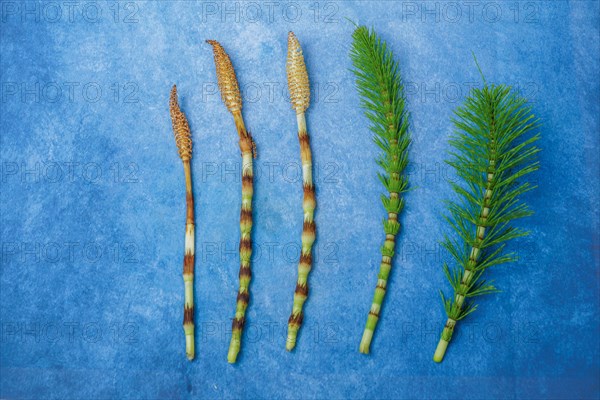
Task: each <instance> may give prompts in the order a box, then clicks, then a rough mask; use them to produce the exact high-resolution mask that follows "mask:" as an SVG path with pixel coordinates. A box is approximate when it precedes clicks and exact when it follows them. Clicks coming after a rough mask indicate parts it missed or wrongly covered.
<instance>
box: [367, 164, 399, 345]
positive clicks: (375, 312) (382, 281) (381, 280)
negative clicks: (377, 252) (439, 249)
mask: <svg viewBox="0 0 600 400" xmlns="http://www.w3.org/2000/svg"><path fill="white" fill-rule="evenodd" d="M392 179H399V174H394V176H393V177H392ZM389 200H390V201H400V199H399V193H397V192H390V197H389ZM384 229H385V233H386V235H385V241H384V242H383V247H382V249H381V252H382V256H381V264H380V265H379V274H378V275H377V286H376V287H375V294H374V295H373V302H372V303H371V309H370V310H369V315H368V316H367V323H366V325H365V330H364V331H363V336H362V339H361V341H360V346H359V351H360V352H361V353H363V354H369V348H370V346H371V340H372V339H373V333H374V332H375V327H376V326H377V322H378V321H379V313H380V312H381V306H382V304H383V299H384V298H385V292H386V290H387V281H388V278H389V275H390V271H391V269H392V260H393V257H394V250H395V247H396V236H397V234H398V231H399V230H400V224H399V223H398V214H397V213H394V212H389V213H388V219H387V221H386V223H385V224H384Z"/></svg>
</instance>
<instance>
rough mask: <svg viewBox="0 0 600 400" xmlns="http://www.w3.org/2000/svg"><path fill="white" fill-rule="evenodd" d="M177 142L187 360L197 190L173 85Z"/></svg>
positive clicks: (191, 341) (187, 133)
mask: <svg viewBox="0 0 600 400" xmlns="http://www.w3.org/2000/svg"><path fill="white" fill-rule="evenodd" d="M169 109H170V113H171V122H172V123H173V133H174V134H175V144H176V145H177V149H178V151H179V157H180V158H181V161H183V171H184V174H185V193H186V194H185V204H186V208H187V211H186V221H185V254H184V256H183V283H184V287H185V298H184V306H183V331H184V332H185V354H186V355H187V358H188V360H190V361H191V360H193V359H194V240H195V238H194V194H193V192H192V171H191V168H190V160H191V159H192V134H191V132H190V126H189V124H188V121H187V118H186V117H185V114H184V113H183V112H182V111H181V109H180V108H179V103H178V102H177V86H175V85H173V88H172V89H171V98H170V101H169Z"/></svg>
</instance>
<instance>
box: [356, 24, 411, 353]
mask: <svg viewBox="0 0 600 400" xmlns="http://www.w3.org/2000/svg"><path fill="white" fill-rule="evenodd" d="M352 38H353V43H352V50H351V51H350V57H351V59H352V62H353V64H354V70H353V72H354V74H355V76H356V86H357V88H358V93H359V94H360V96H361V98H362V106H363V108H364V110H365V114H366V116H367V117H368V118H369V120H370V121H371V126H370V128H371V131H372V132H373V134H374V137H373V140H374V141H375V143H376V144H377V145H378V146H379V147H380V148H381V150H382V153H381V155H380V156H379V158H378V159H377V164H378V165H379V166H380V167H381V168H382V169H383V172H382V173H379V174H378V176H379V179H380V180H381V182H382V183H383V186H384V187H385V188H386V190H387V192H388V195H382V196H381V201H382V202H383V206H384V208H385V209H386V211H387V214H388V215H387V219H386V220H384V221H383V230H384V232H385V241H384V242H383V246H382V247H381V254H382V258H381V264H380V266H379V275H378V276H377V286H376V288H375V295H374V297H373V303H372V305H371V309H370V311H369V315H368V317H367V323H366V326H365V330H364V333H363V337H362V340H361V342H360V348H359V350H360V352H361V353H365V354H368V353H369V347H370V345H371V339H372V338H373V332H374V331H375V327H376V326H377V321H378V320H379V314H380V312H381V305H382V303H383V299H384V297H385V292H386V289H387V280H388V276H389V274H390V270H391V268H392V258H393V256H394V251H395V247H396V236H397V235H398V232H399V231H400V223H399V222H398V215H399V214H400V212H401V211H402V209H403V207H404V199H403V198H402V197H401V196H402V194H403V193H404V192H406V190H407V189H408V179H407V177H406V175H405V174H404V169H405V168H406V165H407V164H408V146H409V144H410V137H409V134H408V113H407V111H406V110H405V108H404V105H405V100H404V87H403V86H402V82H401V80H400V70H399V67H398V63H397V62H396V61H395V60H394V57H393V54H392V52H391V51H390V50H389V49H388V48H387V46H386V43H385V42H384V41H382V40H381V39H380V38H379V37H378V36H377V34H376V33H375V32H374V31H373V30H369V29H367V28H366V27H364V26H359V27H357V28H356V30H355V31H354V33H353V34H352Z"/></svg>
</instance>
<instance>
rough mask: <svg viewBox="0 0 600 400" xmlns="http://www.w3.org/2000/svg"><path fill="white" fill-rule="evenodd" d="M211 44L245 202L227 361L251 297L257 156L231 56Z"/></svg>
mask: <svg viewBox="0 0 600 400" xmlns="http://www.w3.org/2000/svg"><path fill="white" fill-rule="evenodd" d="M206 42H207V43H209V44H210V45H212V47H213V53H214V58H215V68H216V72H217V82H218V85H219V89H220V90H221V99H222V100H223V103H225V106H226V107H227V109H228V110H229V112H231V114H232V115H233V120H234V122H235V127H236V130H237V133H238V136H239V146H240V151H241V153H242V205H241V211H240V272H239V280H240V282H239V290H238V294H237V300H236V308H235V316H234V318H233V322H232V332H231V341H230V343H229V351H228V353H227V361H228V362H230V363H235V361H236V359H237V355H238V353H239V351H240V347H241V342H242V334H243V331H244V323H245V321H246V308H247V307H248V301H249V300H250V289H249V286H250V279H251V277H252V272H251V267H250V259H251V257H252V238H251V233H252V195H253V191H254V187H253V171H252V167H253V166H252V162H253V161H252V158H253V157H254V158H256V146H255V144H254V140H253V139H252V136H251V135H250V132H248V131H246V127H245V125H244V119H243V117H242V97H241V95H240V89H239V86H238V82H237V78H236V76H235V71H234V69H233V65H232V64H231V60H230V59H229V56H228V55H227V53H226V52H225V50H224V49H223V47H222V46H221V44H220V43H219V42H217V41H215V40H207V41H206Z"/></svg>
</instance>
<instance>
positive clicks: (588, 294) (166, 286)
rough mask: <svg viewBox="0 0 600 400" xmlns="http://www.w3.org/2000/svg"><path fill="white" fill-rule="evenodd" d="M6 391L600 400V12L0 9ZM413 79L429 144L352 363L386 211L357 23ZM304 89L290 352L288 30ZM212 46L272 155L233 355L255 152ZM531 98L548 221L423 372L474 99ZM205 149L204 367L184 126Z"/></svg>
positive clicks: (197, 168)
mask: <svg viewBox="0 0 600 400" xmlns="http://www.w3.org/2000/svg"><path fill="white" fill-rule="evenodd" d="M1 6H2V21H1V25H0V28H1V46H0V55H1V64H0V65H1V82H2V102H1V107H2V111H1V119H2V142H1V158H2V160H1V161H2V176H1V177H2V181H1V183H2V194H1V206H0V207H1V211H2V229H1V233H2V238H1V241H2V269H1V308H0V311H1V323H2V341H1V347H0V349H1V356H0V362H1V370H0V372H1V381H0V382H1V388H0V397H2V398H36V399H37V398H144V399H150V398H187V397H201V398H217V397H219V398H220V397H228V398H232V397H250V398H258V397H261V398H265V397H281V398H304V397H306V398H325V397H327V398H342V397H350V398H359V397H385V398H447V397H452V398H457V397H461V398H463V397H464V398H515V397H526V398H538V397H539V398H561V397H562V398H568V397H580V398H598V396H599V375H600V367H599V356H600V352H599V343H598V337H599V333H600V332H599V318H598V310H599V303H598V302H599V286H598V282H599V279H598V267H599V257H598V249H599V238H598V232H599V226H598V200H599V184H598V172H599V162H598V161H599V160H598V152H599V143H598V141H599V135H598V132H599V128H600V127H599V117H598V116H599V111H600V109H599V100H600V96H599V84H598V72H599V65H598V62H599V61H598V60H599V57H600V52H599V44H598V43H599V34H598V25H599V17H598V15H599V6H598V3H597V2H595V1H571V2H567V1H556V2H550V1H548V2H480V3H476V4H475V5H469V4H465V2H453V3H445V2H425V3H422V2H383V1H382V2H375V1H371V2H350V3H336V2H330V1H318V2H306V3H303V2H279V3H257V2H254V3H244V2H237V3H229V4H227V5H225V4H223V3H221V2H205V3H204V5H203V3H201V2H183V1H179V2H166V1H165V2H152V1H139V2H119V3H115V2H111V1H109V2H105V1H96V2H94V1H91V2H87V3H86V2H79V3H75V4H74V5H71V6H69V5H68V4H66V2H62V1H50V2H44V3H38V2H31V1H28V2H14V1H2V2H1ZM344 17H347V18H349V19H351V20H353V21H357V22H359V23H361V24H366V25H369V26H371V25H372V26H374V27H375V28H376V29H377V31H378V32H379V33H380V34H381V36H382V37H383V38H384V39H385V40H387V41H388V44H389V46H390V47H391V48H392V49H393V51H394V52H395V55H396V58H397V59H398V60H399V62H400V65H401V67H402V73H403V78H404V81H405V84H406V91H407V97H408V107H409V110H410V112H411V114H412V116H411V133H412V136H413V139H414V144H413V146H412V147H411V150H410V159H411V167H410V174H411V178H410V180H411V184H412V186H413V188H414V190H413V191H412V192H410V194H408V195H407V200H406V201H407V207H406V211H405V213H404V215H403V217H402V221H403V224H404V226H405V229H404V231H403V232H402V234H401V236H400V239H399V243H398V256H397V257H396V259H395V263H394V265H395V269H394V271H393V273H392V278H391V282H390V284H389V288H390V290H389V293H388V296H387V300H386V303H385V306H384V310H383V316H382V319H381V322H380V323H379V326H378V329H377V332H376V336H375V338H374V341H373V345H372V354H371V355H370V356H364V355H361V354H359V353H358V351H357V349H358V343H359V341H360V337H361V334H362V329H363V326H364V322H365V318H366V314H367V312H368V309H369V305H370V302H371V296H372V294H373V289H374V285H375V277H376V269H377V268H378V260H379V251H378V248H379V246H380V245H381V239H382V228H381V224H380V221H381V219H382V217H383V209H382V206H381V205H380V202H379V193H380V192H381V187H380V184H379V183H378V181H377V180H376V178H375V173H376V166H375V164H374V162H373V161H372V160H373V157H374V156H375V155H376V154H377V149H376V146H375V145H374V144H373V143H372V142H371V134H370V132H369V131H368V129H367V121H366V120H365V118H364V117H363V115H362V113H361V111H360V110H359V99H358V97H357V94H356V91H355V89H354V87H353V78H352V75H351V73H350V72H349V71H348V69H349V68H350V61H349V58H348V56H347V54H348V49H349V46H350V41H351V33H352V30H353V26H352V25H351V23H349V22H348V21H346V20H345V19H344ZM288 30H293V31H294V32H295V33H296V34H297V36H298V38H299V39H300V41H301V43H302V45H303V47H304V52H305V56H306V60H307V63H308V69H309V75H310V78H311V82H312V84H313V92H314V94H315V95H314V97H315V98H314V101H313V104H312V106H311V108H310V110H309V112H308V115H307V118H308V126H309V131H310V133H311V135H312V146H313V152H314V161H315V164H316V166H315V168H316V175H317V179H316V183H317V190H318V204H319V207H318V210H317V224H318V241H317V244H316V254H317V261H316V263H315V267H314V269H313V272H312V274H311V278H310V285H311V295H310V298H309V301H308V303H307V304H306V310H305V311H306V317H305V326H304V328H303V330H302V332H301V336H300V338H299V344H298V347H297V350H296V351H295V352H294V353H292V354H290V353H286V352H285V350H284V342H285V329H286V321H287V317H288V315H289V311H290V307H291V301H292V293H293V288H294V285H295V279H296V263H295V261H296V257H297V253H298V241H299V238H300V231H301V222H302V221H301V218H302V217H301V186H300V177H299V172H300V170H299V146H298V142H297V137H296V126H295V118H294V114H293V112H292V111H291V109H290V106H289V103H288V101H287V88H286V81H285V54H286V35H287V32H288ZM208 38H213V39H217V40H219V41H221V43H222V44H223V46H224V47H225V48H226V50H227V51H228V52H229V54H230V55H231V57H232V59H233V63H234V65H235V67H236V72H237V75H238V79H239V81H240V83H241V85H242V88H243V90H244V95H245V102H244V115H245V118H246V123H247V125H248V127H249V129H250V130H251V131H252V132H253V134H254V136H255V139H256V142H257V146H258V152H259V158H258V160H257V169H258V177H257V179H256V202H255V230H254V235H255V241H256V246H257V250H256V257H255V262H254V265H253V269H254V279H253V282H252V286H251V293H252V296H251V303H250V308H249V314H248V322H247V329H246V334H247V336H246V338H245V340H244V343H243V349H242V353H241V355H240V358H239V363H238V364H237V365H235V366H231V365H228V364H227V363H226V353H227V347H228V344H229V329H230V319H231V317H232V316H233V311H234V302H235V292H236V290H237V285H238V280H237V273H238V263H237V241H238V235H239V233H238V207H239V199H240V182H239V177H238V172H239V163H240V157H239V150H238V148H237V139H236V134H235V130H234V126H233V121H232V119H231V117H230V115H229V114H228V113H227V112H226V109H225V107H224V106H223V105H222V103H221V102H220V99H219V96H218V93H217V92H216V89H215V81H216V79H215V73H214V65H213V60H212V54H211V49H210V47H209V46H208V45H206V44H205V43H204V39H208ZM471 50H473V51H474V52H475V53H476V55H477V57H478V59H479V62H480V64H481V66H482V68H483V70H484V72H485V74H486V76H487V78H488V79H489V80H490V81H493V82H498V83H500V82H502V83H508V84H512V85H514V86H515V87H516V88H517V89H518V90H519V91H520V92H521V93H522V94H524V95H525V96H527V97H529V98H530V99H531V100H532V102H533V103H534V109H535V112H536V114H537V115H538V116H539V117H540V118H541V119H542V121H543V123H544V126H543V129H542V135H543V136H542V140H541V142H540V146H541V147H542V148H543V153H542V154H541V165H542V168H541V170H540V171H539V173H538V174H537V175H536V179H537V180H538V183H539V189H538V190H537V191H535V192H533V193H531V194H530V195H528V196H527V200H528V202H530V204H531V205H532V207H533V208H534V209H535V210H537V214H536V215H535V216H534V217H533V218H529V219H527V220H525V221H522V222H521V224H522V225H523V226H526V227H527V228H529V229H531V230H532V236H531V237H530V238H527V239H523V240H518V241H515V242H514V243H512V244H511V248H512V249H513V250H517V251H519V252H520V254H521V260H520V261H519V262H517V263H516V264H514V265H511V266H510V267H502V268H498V269H496V270H494V271H492V272H491V274H490V276H491V277H493V279H495V281H496V283H497V285H498V286H499V287H500V288H501V289H502V290H503V292H502V293H499V294H497V295H493V296H488V297H486V298H482V299H481V301H480V309H479V310H478V311H477V312H476V313H475V314H473V315H472V316H470V317H469V318H468V319H467V320H465V321H464V323H461V326H460V328H459V332H457V334H456V336H455V339H454V340H453V341H452V343H451V345H450V348H449V350H448V353H447V357H446V359H445V361H444V362H443V364H441V365H437V364H434V363H433V362H432V360H431V358H432V355H433V351H434V348H435V345H436V343H437V340H438V337H439V332H440V329H441V327H442V324H443V322H444V314H443V311H442V307H441V304H440V300H439V295H438V289H440V288H445V289H447V287H448V285H447V283H446V282H445V281H444V277H443V274H442V270H441V263H442V261H443V260H445V259H447V258H448V257H447V255H446V254H445V253H444V252H443V251H442V250H441V249H440V246H439V244H438V242H439V241H440V240H441V238H442V234H443V233H444V232H445V231H447V228H446V226H445V224H444V223H443V219H442V215H443V212H444V211H443V200H444V198H446V197H447V196H449V193H450V187H449V185H448V183H447V179H452V173H451V171H450V170H449V169H448V168H447V167H446V166H445V165H444V163H443V161H444V159H445V157H446V150H447V149H448V143H447V141H448V135H449V134H450V132H451V125H450V123H449V117H450V116H451V113H452V110H453V109H454V108H455V107H456V106H457V105H458V104H459V103H460V101H461V99H463V98H464V97H465V95H466V94H467V92H468V88H469V87H470V86H471V85H477V84H479V83H480V78H479V76H478V73H477V70H476V68H475V65H474V63H473V61H472V58H471V53H470V52H471ZM173 83H177V84H178V87H179V91H180V96H181V104H182V108H183V110H184V111H185V112H186V113H187V116H188V118H189V120H190V123H191V127H192V130H193V137H194V145H195V147H194V151H195V152H194V159H193V174H194V179H195V180H194V190H195V194H196V217H197V221H198V222H197V225H196V229H197V231H196V232H197V243H196V247H197V262H196V271H197V273H196V293H195V299H196V305H197V308H196V321H197V346H196V348H197V359H196V360H195V361H194V362H192V363H189V362H188V361H186V359H185V356H184V345H183V331H182V328H181V320H182V301H183V299H182V295H183V284H182V279H181V269H182V267H181V265H182V253H183V234H184V192H183V189H184V183H183V171H182V167H181V162H180V160H179V158H178V157H177V153H176V150H175V144H174V141H173V137H172V132H171V126H170V119H169V114H168V94H169V89H170V86H171V85H172V84H173Z"/></svg>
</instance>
